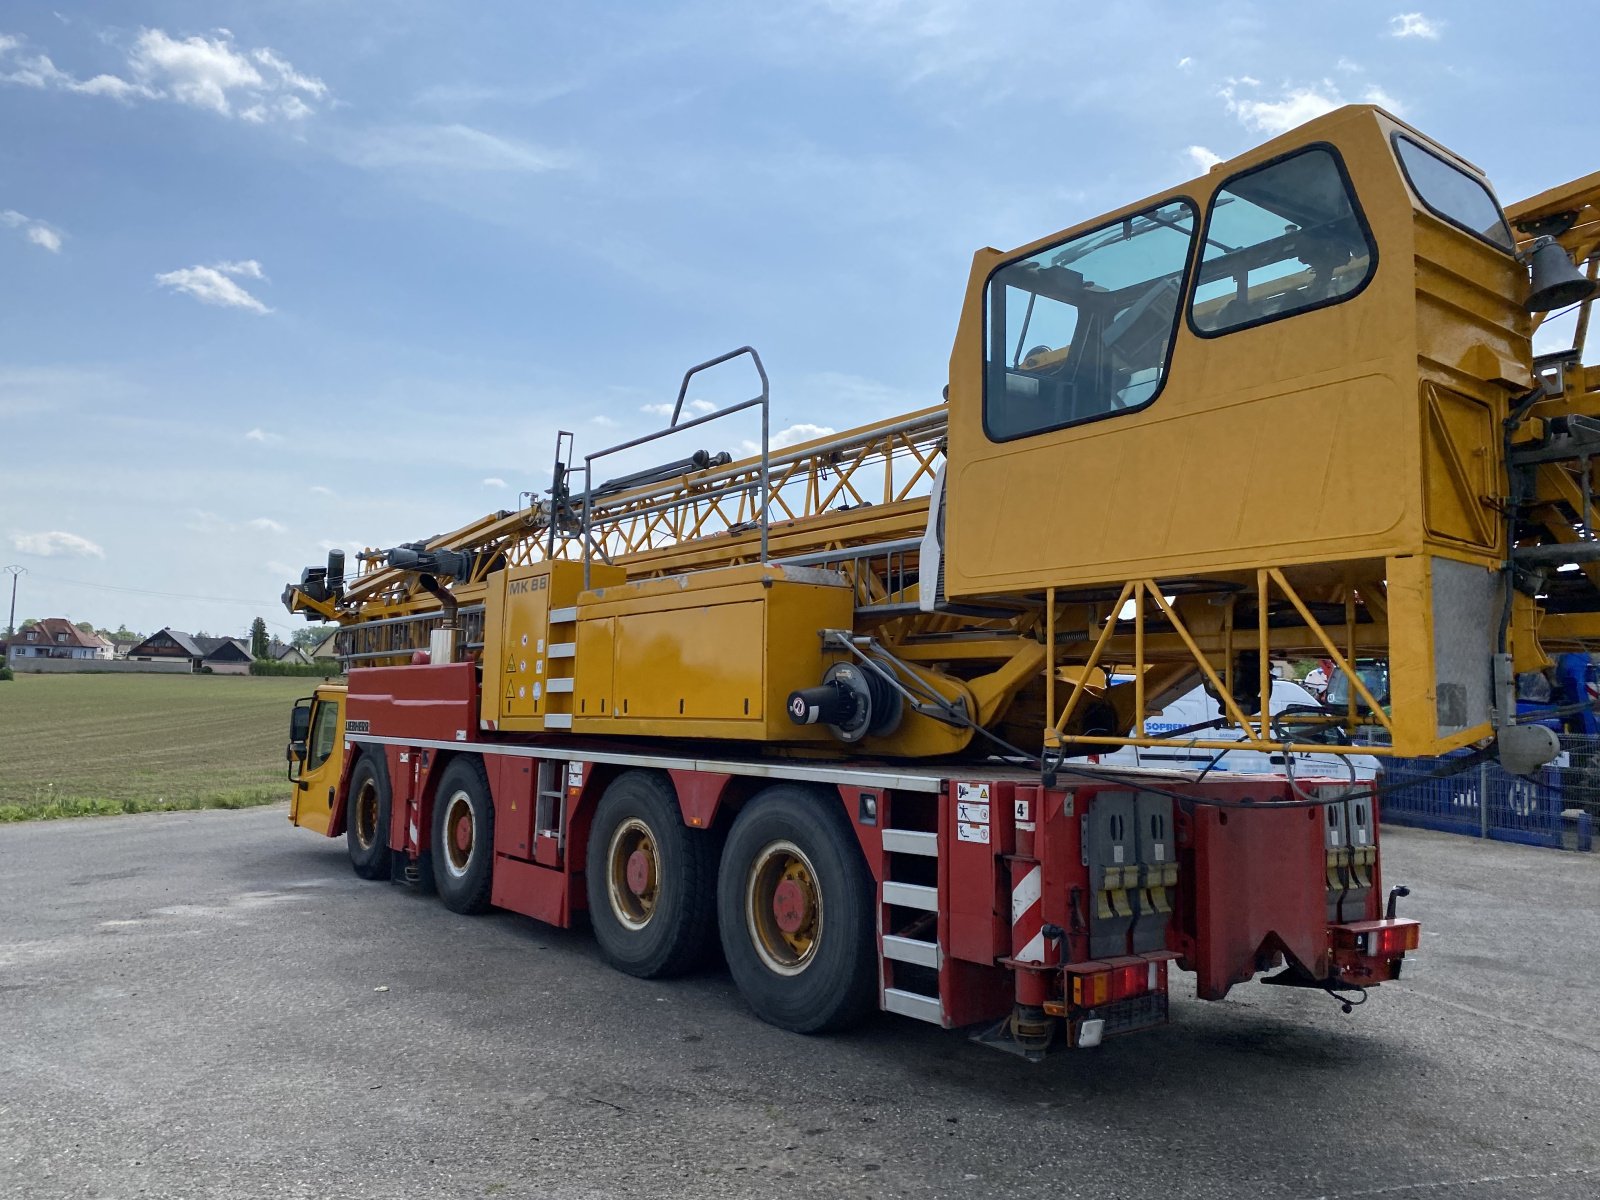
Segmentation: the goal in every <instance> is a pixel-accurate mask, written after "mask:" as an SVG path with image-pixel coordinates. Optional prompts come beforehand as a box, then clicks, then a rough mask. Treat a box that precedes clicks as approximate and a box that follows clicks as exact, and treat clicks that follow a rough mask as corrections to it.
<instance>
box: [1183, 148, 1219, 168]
mask: <svg viewBox="0 0 1600 1200" xmlns="http://www.w3.org/2000/svg"><path fill="white" fill-rule="evenodd" d="M1183 152H1184V154H1185V155H1187V156H1188V159H1189V162H1190V163H1191V164H1192V165H1193V167H1194V169H1195V170H1197V171H1209V170H1211V168H1212V167H1214V166H1216V165H1217V164H1218V163H1219V162H1221V161H1222V155H1220V154H1218V153H1216V152H1215V151H1214V150H1207V149H1206V148H1205V147H1204V146H1185V147H1184V148H1183Z"/></svg>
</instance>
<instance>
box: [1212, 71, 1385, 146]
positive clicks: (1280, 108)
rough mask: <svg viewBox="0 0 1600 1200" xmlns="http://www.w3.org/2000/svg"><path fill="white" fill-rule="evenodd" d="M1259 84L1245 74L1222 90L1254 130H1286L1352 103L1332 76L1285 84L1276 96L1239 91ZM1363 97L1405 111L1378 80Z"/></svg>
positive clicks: (1234, 111)
mask: <svg viewBox="0 0 1600 1200" xmlns="http://www.w3.org/2000/svg"><path fill="white" fill-rule="evenodd" d="M1257 86H1259V84H1258V82H1257V81H1256V80H1254V79H1251V78H1249V77H1248V76H1245V77H1243V78H1240V79H1230V80H1228V82H1227V84H1226V85H1224V86H1223V87H1222V89H1221V90H1220V92H1219V94H1220V95H1221V96H1222V99H1223V101H1224V102H1225V103H1226V104H1227V106H1228V111H1229V112H1230V113H1232V114H1233V115H1234V116H1235V117H1237V118H1238V119H1239V123H1240V124H1241V125H1243V126H1244V127H1245V128H1246V129H1248V130H1251V131H1252V132H1254V133H1266V134H1278V133H1284V132H1286V131H1287V130H1290V129H1293V128H1294V127H1295V126H1297V125H1303V124H1305V123H1306V122H1307V121H1310V120H1312V119H1313V118H1316V117H1320V116H1322V115H1323V114H1324V113H1330V112H1332V111H1333V110H1334V109H1336V108H1339V107H1340V106H1341V105H1344V104H1346V103H1348V101H1347V100H1346V98H1345V96H1344V95H1343V93H1341V92H1340V91H1339V88H1338V87H1337V86H1336V85H1335V84H1334V82H1333V81H1332V80H1331V79H1324V80H1322V81H1321V82H1319V83H1316V84H1311V85H1305V86H1290V85H1285V86H1284V90H1283V92H1282V93H1281V94H1280V95H1278V96H1277V97H1276V98H1273V99H1261V98H1258V97H1255V96H1241V95H1240V94H1239V89H1240V88H1241V87H1257ZM1361 99H1362V100H1363V101H1365V102H1366V103H1368V104H1377V105H1381V106H1382V107H1383V108H1386V109H1388V110H1389V111H1390V112H1392V113H1396V114H1401V113H1404V111H1405V107H1404V105H1402V104H1401V103H1400V101H1398V100H1396V99H1395V98H1394V97H1393V96H1391V95H1389V93H1388V92H1386V91H1384V90H1383V89H1382V88H1381V87H1379V86H1378V85H1377V84H1370V85H1368V86H1367V88H1366V89H1365V90H1364V91H1363V92H1362V93H1361Z"/></svg>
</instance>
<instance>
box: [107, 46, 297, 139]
mask: <svg viewBox="0 0 1600 1200" xmlns="http://www.w3.org/2000/svg"><path fill="white" fill-rule="evenodd" d="M128 65H129V67H130V68H132V70H133V74H134V78H135V79H137V80H139V81H140V82H141V83H143V84H145V85H146V86H147V87H151V88H155V89H158V90H159V89H165V92H166V94H168V95H170V96H171V97H172V99H174V100H176V101H178V103H180V104H188V105H191V106H192V107H194V108H205V109H210V110H211V111H212V112H215V113H218V114H220V115H222V116H225V117H226V116H231V115H233V111H234V110H233V104H234V101H235V99H239V100H249V101H250V104H249V105H248V106H247V108H246V109H245V110H244V112H248V113H253V114H255V115H253V116H251V117H249V118H248V119H250V120H254V121H257V122H259V121H265V120H270V119H271V117H272V116H273V115H274V114H276V115H281V116H283V117H285V118H288V119H290V120H295V119H300V118H303V117H305V116H309V115H310V113H311V107H310V105H308V104H307V103H306V102H305V100H304V99H303V96H310V97H311V98H313V99H316V100H321V99H323V98H324V97H325V96H326V95H327V92H328V86H327V84H325V83H323V82H322V80H320V79H314V78H312V77H311V76H309V75H303V74H301V73H300V72H298V71H296V70H295V69H294V67H293V66H291V65H290V64H289V63H288V62H286V61H284V60H283V59H281V58H279V57H278V56H277V55H276V54H274V53H273V52H272V51H271V50H268V49H266V48H264V47H263V48H261V49H258V50H251V51H240V50H239V49H237V48H236V47H235V46H234V44H233V35H232V34H230V33H229V32H228V31H227V30H226V29H219V30H217V31H216V36H215V37H210V38H205V37H199V36H195V37H187V38H184V39H182V40H181V41H180V40H179V39H177V38H174V37H171V36H169V35H168V34H166V33H164V32H163V31H162V30H159V29H144V30H141V31H140V33H139V37H138V39H137V40H136V41H135V42H134V45H133V50H132V52H131V53H130V54H129V55H128ZM258 68H264V69H265V71H266V74H265V75H263V74H262V71H261V70H260V69H258ZM286 100H292V101H293V104H291V105H285V104H284V103H283V102H284V101H286ZM240 115H241V116H243V115H244V113H243V112H242V113H241V114H240Z"/></svg>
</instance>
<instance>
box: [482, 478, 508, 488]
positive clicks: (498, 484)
mask: <svg viewBox="0 0 1600 1200" xmlns="http://www.w3.org/2000/svg"><path fill="white" fill-rule="evenodd" d="M483 486H484V487H492V488H503V487H506V486H507V484H506V481H505V480H504V479H501V478H500V477H499V476H497V475H491V476H489V478H487V479H485V480H484V481H483Z"/></svg>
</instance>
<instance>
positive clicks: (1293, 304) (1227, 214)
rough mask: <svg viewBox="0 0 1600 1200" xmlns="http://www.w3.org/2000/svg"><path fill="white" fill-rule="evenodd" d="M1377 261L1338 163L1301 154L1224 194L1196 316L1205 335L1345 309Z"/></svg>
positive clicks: (1322, 152)
mask: <svg viewBox="0 0 1600 1200" xmlns="http://www.w3.org/2000/svg"><path fill="white" fill-rule="evenodd" d="M1376 262H1377V251H1376V249H1375V248H1374V246H1373V244H1372V236H1371V234H1370V233H1369V232H1368V230H1367V224H1366V220H1365V218H1363V217H1362V215H1361V210H1360V209H1359V208H1358V207H1357V205H1356V201H1355V197H1354V196H1353V195H1352V193H1351V190H1350V185H1349V182H1348V180H1347V179H1346V178H1345V174H1344V169H1343V168H1342V167H1341V165H1340V163H1339V160H1338V159H1337V158H1335V157H1334V155H1333V153H1332V151H1330V150H1326V149H1323V148H1322V147H1313V148H1311V149H1309V150H1302V151H1300V152H1299V153H1297V154H1293V155H1291V156H1289V157H1288V158H1283V159H1279V160H1278V161H1277V162H1275V163H1270V164H1268V165H1267V166H1264V167H1257V168H1255V169H1253V170H1250V171H1246V172H1244V173H1243V174H1240V175H1235V176H1234V177H1233V178H1232V179H1230V180H1228V181H1227V182H1226V183H1225V184H1223V185H1222V187H1221V188H1219V189H1218V190H1217V195H1216V199H1214V200H1213V201H1212V203H1211V211H1210V213H1209V214H1208V215H1207V218H1206V232H1205V249H1204V252H1203V253H1202V255H1201V259H1200V273H1199V278H1198V280H1197V281H1196V283H1195V290H1194V298H1193V299H1192V300H1191V301H1190V306H1189V314H1190V320H1191V321H1192V323H1193V326H1194V330H1195V332H1196V333H1198V334H1200V335H1202V336H1205V335H1208V334H1220V333H1228V332H1230V331H1232V330H1235V329H1242V328H1244V327H1246V326H1250V325H1260V324H1263V323H1264V322H1267V321H1274V320H1277V319H1279V318H1281V317H1288V316H1292V315H1294V314H1295V313H1301V312H1307V311H1309V310H1311V309H1314V308H1323V307H1325V306H1327V305H1330V304H1337V303H1339V302H1340V301H1341V300H1347V299H1349V298H1350V297H1351V296H1354V295H1355V294H1356V293H1357V292H1358V291H1360V290H1361V289H1362V287H1364V286H1365V285H1366V282H1367V280H1368V279H1370V278H1371V277H1372V269H1373V266H1374V265H1375V264H1376Z"/></svg>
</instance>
